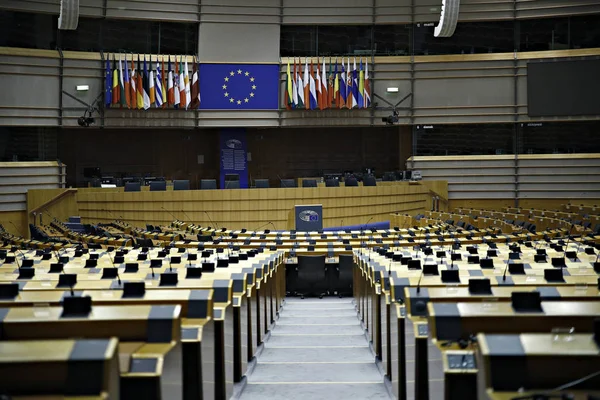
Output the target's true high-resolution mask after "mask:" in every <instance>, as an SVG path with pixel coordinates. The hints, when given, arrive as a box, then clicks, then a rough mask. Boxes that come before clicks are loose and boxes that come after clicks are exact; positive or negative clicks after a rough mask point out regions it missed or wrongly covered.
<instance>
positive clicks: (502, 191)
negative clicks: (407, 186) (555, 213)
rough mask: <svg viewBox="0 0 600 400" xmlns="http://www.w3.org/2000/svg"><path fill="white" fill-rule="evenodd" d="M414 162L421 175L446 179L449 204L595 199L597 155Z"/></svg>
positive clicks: (599, 194)
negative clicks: (486, 200) (487, 201)
mask: <svg viewBox="0 0 600 400" xmlns="http://www.w3.org/2000/svg"><path fill="white" fill-rule="evenodd" d="M412 160H413V159H411V161H412ZM414 163H415V166H414V168H415V169H417V170H421V172H422V175H423V177H424V179H435V180H447V181H448V192H449V196H450V197H449V198H450V199H451V202H450V205H451V208H455V207H460V206H463V207H474V208H488V207H479V206H477V205H469V204H468V203H462V202H464V201H466V202H472V201H474V202H475V203H474V204H476V203H477V202H479V201H480V200H483V199H489V201H490V202H494V201H499V200H500V199H504V201H501V203H500V204H507V203H509V202H512V203H513V204H507V205H509V206H512V205H514V202H515V201H518V202H519V204H520V205H521V206H522V207H526V206H524V205H523V204H521V202H524V204H530V205H532V206H534V207H540V204H547V205H548V207H546V208H556V206H557V205H560V204H564V203H565V202H569V201H571V202H573V203H575V204H579V203H583V202H584V200H586V201H589V202H590V203H591V204H595V203H597V202H598V199H600V179H598V178H597V177H598V174H600V154H536V155H528V154H523V155H517V156H489V155H486V156H437V157H415V158H414ZM454 200H457V201H454ZM491 204H493V203H491ZM585 204H589V203H585ZM488 209H494V208H488Z"/></svg>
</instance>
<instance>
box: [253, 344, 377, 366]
mask: <svg viewBox="0 0 600 400" xmlns="http://www.w3.org/2000/svg"><path fill="white" fill-rule="evenodd" d="M278 362H283V363H285V362H287V363H301V362H304V363H306V362H330V363H339V362H363V363H373V362H375V357H374V356H373V354H372V353H371V351H370V350H369V349H368V347H366V346H365V347H350V348H345V349H343V350H341V349H336V348H331V347H330V348H297V349H281V348H279V349H278V348H273V347H267V346H265V347H264V349H263V351H262V353H261V354H260V357H259V359H258V363H259V364H265V363H278Z"/></svg>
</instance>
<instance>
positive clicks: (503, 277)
mask: <svg viewBox="0 0 600 400" xmlns="http://www.w3.org/2000/svg"><path fill="white" fill-rule="evenodd" d="M506 272H508V260H506V267H504V273H503V274H502V282H506Z"/></svg>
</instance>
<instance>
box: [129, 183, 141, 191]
mask: <svg viewBox="0 0 600 400" xmlns="http://www.w3.org/2000/svg"><path fill="white" fill-rule="evenodd" d="M141 190H142V187H141V185H140V183H139V182H127V183H126V184H125V191H126V192H140V191H141Z"/></svg>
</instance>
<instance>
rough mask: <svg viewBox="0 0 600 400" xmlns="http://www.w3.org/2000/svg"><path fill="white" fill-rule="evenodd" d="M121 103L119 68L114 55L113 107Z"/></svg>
mask: <svg viewBox="0 0 600 400" xmlns="http://www.w3.org/2000/svg"><path fill="white" fill-rule="evenodd" d="M120 102H121V89H120V88H119V69H118V68H117V60H116V59H115V56H114V54H113V84H112V103H113V105H116V104H119V103H120Z"/></svg>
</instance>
